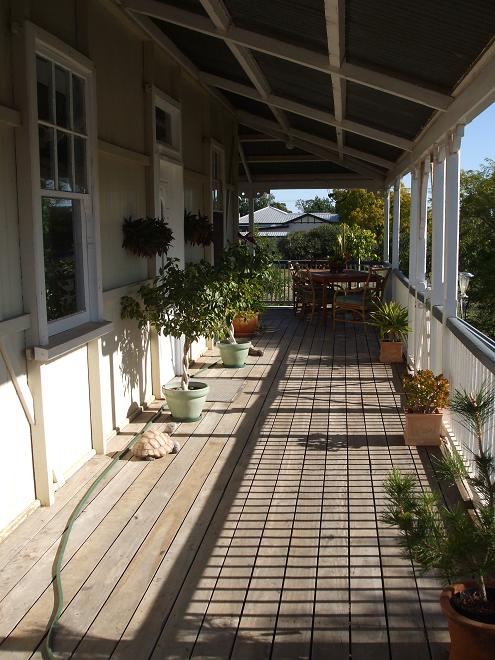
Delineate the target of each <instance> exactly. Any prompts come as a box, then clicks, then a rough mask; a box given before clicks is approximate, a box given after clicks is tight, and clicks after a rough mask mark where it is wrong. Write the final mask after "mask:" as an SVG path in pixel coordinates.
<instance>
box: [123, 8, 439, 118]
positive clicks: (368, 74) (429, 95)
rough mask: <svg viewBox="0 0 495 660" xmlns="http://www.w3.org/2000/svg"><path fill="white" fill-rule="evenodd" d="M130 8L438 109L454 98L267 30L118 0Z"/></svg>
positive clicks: (188, 12)
mask: <svg viewBox="0 0 495 660" xmlns="http://www.w3.org/2000/svg"><path fill="white" fill-rule="evenodd" d="M119 1H120V2H122V4H123V5H124V6H125V7H126V8H127V9H129V10H132V11H134V12H138V13H141V14H147V15H148V16H153V17H154V18H158V19H161V20H163V21H166V22H169V23H174V24H175V25H179V26H181V27H185V28H188V29H190V30H195V31H196V32H202V33H203V34H206V35H208V36H211V37H216V38H218V39H223V40H224V41H226V42H232V43H236V44H239V45H241V46H246V47H247V48H250V49H252V50H257V51H260V52H262V53H267V54H268V55H273V56H274V57H278V58H280V59H285V60H289V61H291V62H294V63H295V64H300V65H301V66H305V67H309V68H311V69H316V70H317V71H322V72H323V73H326V74H334V75H335V76H337V77H339V78H343V79H346V80H351V81H352V82H355V83H358V84H360V85H365V86H366V87H372V88H373V89H378V90H380V91H382V92H386V93H387V94H392V95H394V96H399V97H401V98H404V99H407V100H409V101H414V102H415V103H419V104H421V105H425V106H427V107H430V108H434V109H436V110H446V109H447V108H448V106H449V105H450V103H451V102H452V97H451V96H449V95H448V94H443V93H441V92H439V91H436V90H433V89H430V88H428V87H424V86H422V85H421V84H420V85H416V84H414V83H411V82H409V81H407V80H403V79H401V78H397V77H395V76H391V75H388V74H384V73H379V72H377V71H373V70H371V69H366V68H365V67H361V66H357V65H354V64H349V63H347V62H345V63H344V64H343V65H342V66H341V67H333V66H331V65H330V63H329V60H328V57H327V56H326V55H323V54H321V53H317V52H315V51H312V50H309V49H307V48H302V47H300V46H295V45H293V44H290V43H288V42H285V41H281V40H279V39H274V38H272V37H268V36H267V35H264V34H259V33H256V32H251V31H250V30H244V29H242V28H238V27H236V26H234V25H230V26H229V27H228V28H227V29H219V28H217V27H215V26H212V24H211V21H210V19H208V18H205V17H203V16H200V15H199V14H195V13H193V12H190V11H187V10H184V9H180V8H179V7H173V6H172V5H164V4H162V3H161V2H159V1H158V0H119Z"/></svg>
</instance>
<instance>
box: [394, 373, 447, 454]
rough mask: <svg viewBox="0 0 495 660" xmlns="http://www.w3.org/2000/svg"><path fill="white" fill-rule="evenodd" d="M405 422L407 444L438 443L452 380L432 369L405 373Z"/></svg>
mask: <svg viewBox="0 0 495 660" xmlns="http://www.w3.org/2000/svg"><path fill="white" fill-rule="evenodd" d="M403 385H404V394H405V397H406V406H405V407H406V426H405V429H404V438H405V441H406V444H408V445H439V444H440V434H441V430H442V417H443V412H442V409H443V408H445V406H446V405H447V402H448V398H449V383H448V380H447V379H446V378H444V377H443V375H442V374H440V375H439V376H434V375H433V372H432V371H430V370H429V369H423V370H421V369H420V370H419V371H418V373H417V374H414V375H412V374H406V375H405V376H404V381H403Z"/></svg>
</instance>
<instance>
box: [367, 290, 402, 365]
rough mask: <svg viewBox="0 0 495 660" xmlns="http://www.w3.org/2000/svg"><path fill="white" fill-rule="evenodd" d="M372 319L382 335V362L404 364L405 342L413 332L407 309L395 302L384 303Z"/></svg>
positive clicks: (373, 312) (377, 308)
mask: <svg viewBox="0 0 495 660" xmlns="http://www.w3.org/2000/svg"><path fill="white" fill-rule="evenodd" d="M370 317H371V320H370V321H369V323H370V324H371V325H373V326H375V327H376V328H378V330H379V333H380V362H385V363H390V362H402V349H403V342H404V341H405V340H406V339H407V335H408V333H409V332H411V328H410V327H409V318H408V311H407V308H406V307H403V306H402V305H400V304H399V303H397V302H395V301H391V302H382V303H380V304H379V305H377V306H376V309H374V310H373V311H372V312H371V313H370Z"/></svg>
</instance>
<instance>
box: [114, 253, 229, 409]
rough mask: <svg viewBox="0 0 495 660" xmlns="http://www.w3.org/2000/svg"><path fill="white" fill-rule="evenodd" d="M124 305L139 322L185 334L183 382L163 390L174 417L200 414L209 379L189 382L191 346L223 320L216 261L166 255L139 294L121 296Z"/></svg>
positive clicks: (125, 313) (216, 330)
mask: <svg viewBox="0 0 495 660" xmlns="http://www.w3.org/2000/svg"><path fill="white" fill-rule="evenodd" d="M121 310H122V318H131V319H135V320H137V321H138V323H139V325H140V327H143V326H145V325H147V324H148V323H149V324H150V325H152V326H153V327H154V328H155V329H156V330H157V331H158V332H159V333H161V334H163V335H170V336H172V337H175V338H177V339H180V338H181V337H184V347H183V357H182V378H181V384H180V388H179V389H177V388H166V389H164V393H165V398H166V399H167V403H168V405H169V408H170V410H171V412H172V415H173V417H174V418H175V419H178V420H186V419H187V420H190V419H194V418H196V419H197V418H198V417H199V415H200V414H201V408H202V406H203V405H204V402H205V400H206V395H207V393H208V385H206V384H205V383H197V382H195V383H191V382H190V380H189V375H188V368H189V350H190V348H191V345H192V343H193V342H194V341H197V340H198V339H199V338H200V337H202V336H206V337H214V336H217V335H218V334H220V333H221V332H222V331H223V328H224V323H225V321H224V305H223V301H222V299H221V297H220V292H219V288H218V283H217V278H216V273H215V270H214V268H213V266H211V265H210V264H209V263H207V262H206V261H200V262H199V263H196V264H189V265H187V266H186V267H185V268H180V266H179V265H178V263H177V259H167V261H166V263H165V265H164V266H163V268H161V269H160V274H159V276H158V277H157V278H156V279H155V280H154V281H153V283H152V284H145V285H144V286H142V287H141V288H140V289H139V291H138V299H136V298H133V297H130V296H124V297H123V298H122V300H121ZM198 410H199V412H198Z"/></svg>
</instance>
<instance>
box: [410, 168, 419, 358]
mask: <svg viewBox="0 0 495 660" xmlns="http://www.w3.org/2000/svg"><path fill="white" fill-rule="evenodd" d="M420 183H421V179H420V173H419V168H418V166H417V165H416V166H414V167H413V168H412V169H411V215H410V219H409V284H410V285H411V286H413V287H414V288H416V264H417V242H418V224H419V222H418V214H419V196H420V190H419V187H420ZM408 312H409V314H408V315H409V325H410V326H411V329H412V332H411V333H409V335H408V338H407V357H408V362H409V364H413V365H414V366H415V365H416V351H415V345H416V327H415V326H416V298H415V297H412V296H411V295H409V304H408Z"/></svg>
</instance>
